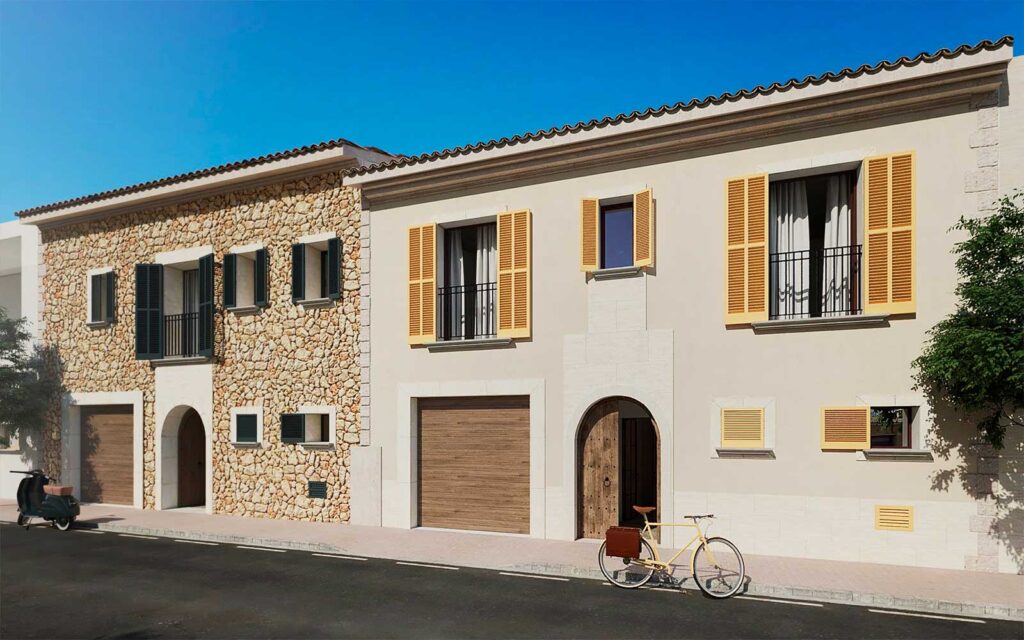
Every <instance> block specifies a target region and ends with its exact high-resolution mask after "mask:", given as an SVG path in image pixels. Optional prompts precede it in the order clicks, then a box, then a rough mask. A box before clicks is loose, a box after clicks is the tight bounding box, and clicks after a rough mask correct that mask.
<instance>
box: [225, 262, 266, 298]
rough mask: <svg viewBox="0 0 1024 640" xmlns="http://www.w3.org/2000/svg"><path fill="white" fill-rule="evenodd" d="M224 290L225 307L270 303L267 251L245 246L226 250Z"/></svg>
mask: <svg viewBox="0 0 1024 640" xmlns="http://www.w3.org/2000/svg"><path fill="white" fill-rule="evenodd" d="M223 290H224V308H225V309H236V310H243V309H253V308H258V307H265V306H267V300H268V298H267V250H266V249H264V248H262V247H242V248H239V249H232V250H231V251H230V252H229V253H226V254H225V255H224V287H223Z"/></svg>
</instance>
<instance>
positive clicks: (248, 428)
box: [231, 407, 263, 445]
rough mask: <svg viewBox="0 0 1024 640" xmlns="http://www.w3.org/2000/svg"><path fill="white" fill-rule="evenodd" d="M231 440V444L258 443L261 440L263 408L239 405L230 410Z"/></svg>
mask: <svg viewBox="0 0 1024 640" xmlns="http://www.w3.org/2000/svg"><path fill="white" fill-rule="evenodd" d="M231 427H232V428H231V442H232V443H233V444H241V445H251V444H259V443H260V442H262V440H263V409H262V408H260V407H239V408H236V409H232V410H231Z"/></svg>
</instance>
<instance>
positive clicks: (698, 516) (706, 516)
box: [683, 513, 715, 520]
mask: <svg viewBox="0 0 1024 640" xmlns="http://www.w3.org/2000/svg"><path fill="white" fill-rule="evenodd" d="M683 517H684V518H693V519H694V520H699V519H701V518H714V517H715V514H713V513H701V514H687V515H685V516H683Z"/></svg>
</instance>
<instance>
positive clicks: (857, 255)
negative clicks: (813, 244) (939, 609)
mask: <svg viewBox="0 0 1024 640" xmlns="http://www.w3.org/2000/svg"><path fill="white" fill-rule="evenodd" d="M860 267H861V245H859V244H856V245H850V246H845V247H830V248H828V249H804V250H801V251H786V252H783V253H771V254H769V255H768V281H769V289H768V313H769V317H770V318H771V319H772V320H793V319H798V318H830V317H836V316H852V315H859V314H860V313H861V304H860Z"/></svg>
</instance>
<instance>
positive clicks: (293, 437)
mask: <svg viewBox="0 0 1024 640" xmlns="http://www.w3.org/2000/svg"><path fill="white" fill-rule="evenodd" d="M305 439H306V417H305V416H304V415H302V414H301V413H282V414H281V442H302V441H303V440H305Z"/></svg>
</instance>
